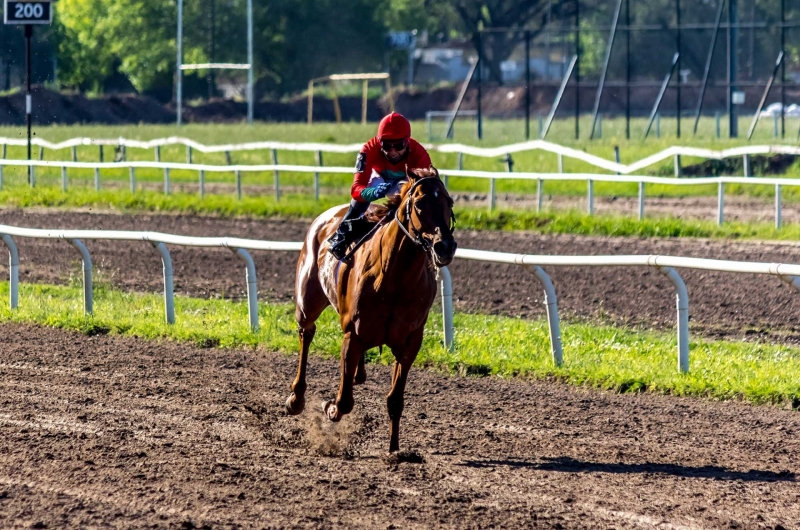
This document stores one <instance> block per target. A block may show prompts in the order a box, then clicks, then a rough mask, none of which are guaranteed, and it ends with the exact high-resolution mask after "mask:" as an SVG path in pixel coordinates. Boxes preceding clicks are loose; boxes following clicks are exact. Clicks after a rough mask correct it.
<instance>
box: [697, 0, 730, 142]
mask: <svg viewBox="0 0 800 530" xmlns="http://www.w3.org/2000/svg"><path fill="white" fill-rule="evenodd" d="M724 7H725V0H720V2H719V8H718V9H717V19H716V20H717V22H716V24H715V25H714V33H713V34H712V35H711V46H709V47H708V56H706V67H705V68H704V69H703V82H702V83H701V84H700V95H699V96H698V97H697V110H695V113H694V129H693V134H697V125H698V124H699V123H700V113H701V112H702V111H703V98H704V97H705V95H706V88H707V87H708V74H709V72H710V71H711V60H712V59H713V58H714V50H715V49H716V46H717V35H718V34H719V27H720V25H721V24H722V9H723V8H724Z"/></svg>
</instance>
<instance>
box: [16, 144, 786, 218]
mask: <svg viewBox="0 0 800 530" xmlns="http://www.w3.org/2000/svg"><path fill="white" fill-rule="evenodd" d="M6 166H22V167H28V168H30V169H29V172H28V174H29V182H30V185H31V186H35V184H36V173H35V168H37V167H45V168H60V169H61V188H62V189H63V190H64V191H66V190H67V188H68V172H67V170H68V169H70V168H80V169H93V170H94V187H95V189H96V190H100V188H101V178H100V170H102V169H106V170H108V169H125V168H127V169H128V170H129V181H130V190H131V192H134V191H136V186H137V184H136V169H160V170H162V171H163V172H164V193H166V194H169V193H170V191H171V182H172V181H171V177H170V171H175V170H187V171H197V173H198V185H199V189H200V196H201V197H202V196H204V195H205V174H206V173H207V172H208V173H233V174H234V180H235V185H236V194H237V196H238V197H239V198H240V199H241V198H242V195H243V188H242V174H243V173H255V172H273V174H274V184H273V186H274V191H275V199H276V200H278V201H279V200H280V198H281V181H280V174H281V172H293V173H312V174H313V175H314V196H315V198H316V199H319V194H320V174H322V173H329V174H330V173H334V174H352V173H353V168H351V167H334V166H298V165H290V164H261V165H242V164H240V165H225V166H219V165H211V164H185V163H180V162H68V161H50V160H3V159H0V190H1V189H3V174H4V172H3V168H4V167H6ZM439 171H440V173H441V174H442V176H443V177H442V178H443V179H444V182H445V185H448V178H449V177H469V178H481V179H487V180H489V193H488V202H489V209H490V210H494V208H495V206H496V202H497V192H496V181H497V180H498V179H517V180H535V181H536V182H537V187H536V196H537V201H536V202H537V207H536V211H537V212H539V211H541V210H542V201H543V197H544V183H545V181H548V180H550V181H565V180H572V181H586V211H587V213H588V214H589V215H593V214H594V199H595V193H594V183H595V182H614V183H629V184H638V186H639V194H638V199H639V213H638V217H639V219H640V220H641V219H643V218H644V215H645V199H646V185H647V184H659V185H664V186H697V185H703V184H705V185H709V184H710V185H715V186H717V224H720V225H721V224H722V223H723V222H724V218H725V185H726V184H742V185H749V186H774V187H775V227H776V228H780V227H781V225H782V209H783V200H782V193H783V187H784V186H800V179H796V178H774V177H759V178H750V177H702V178H691V179H676V178H672V177H653V176H649V175H603V174H595V173H530V172H525V173H511V172H494V171H475V170H464V169H440V170H439Z"/></svg>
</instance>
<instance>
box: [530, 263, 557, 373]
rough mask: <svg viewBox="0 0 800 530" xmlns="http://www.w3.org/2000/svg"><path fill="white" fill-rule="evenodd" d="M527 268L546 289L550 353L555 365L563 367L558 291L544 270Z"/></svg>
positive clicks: (534, 267)
mask: <svg viewBox="0 0 800 530" xmlns="http://www.w3.org/2000/svg"><path fill="white" fill-rule="evenodd" d="M525 268H526V269H528V271H529V272H531V273H533V275H534V276H536V278H537V279H538V280H539V282H540V283H541V284H542V287H543V288H544V305H545V308H546V311H547V325H548V328H549V329H550V351H551V353H552V355H553V364H554V365H555V366H561V364H562V363H563V362H564V352H563V349H562V347H561V323H560V321H559V318H558V301H557V299H556V290H555V288H554V287H553V282H552V281H551V280H550V276H548V275H547V273H546V272H544V269H542V268H541V267H539V266H536V265H525Z"/></svg>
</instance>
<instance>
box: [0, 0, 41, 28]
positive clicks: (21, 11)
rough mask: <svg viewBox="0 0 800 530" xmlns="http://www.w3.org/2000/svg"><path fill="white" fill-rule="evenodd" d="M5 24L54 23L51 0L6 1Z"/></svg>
mask: <svg viewBox="0 0 800 530" xmlns="http://www.w3.org/2000/svg"><path fill="white" fill-rule="evenodd" d="M4 22H5V23H6V24H50V23H52V22H53V10H52V9H51V8H50V0H39V1H33V2H31V1H14V0H4Z"/></svg>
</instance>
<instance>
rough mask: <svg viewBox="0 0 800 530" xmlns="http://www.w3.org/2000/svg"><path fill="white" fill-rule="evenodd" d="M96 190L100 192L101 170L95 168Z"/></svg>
mask: <svg viewBox="0 0 800 530" xmlns="http://www.w3.org/2000/svg"><path fill="white" fill-rule="evenodd" d="M94 189H95V190H96V191H100V168H99V167H96V168H94Z"/></svg>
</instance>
